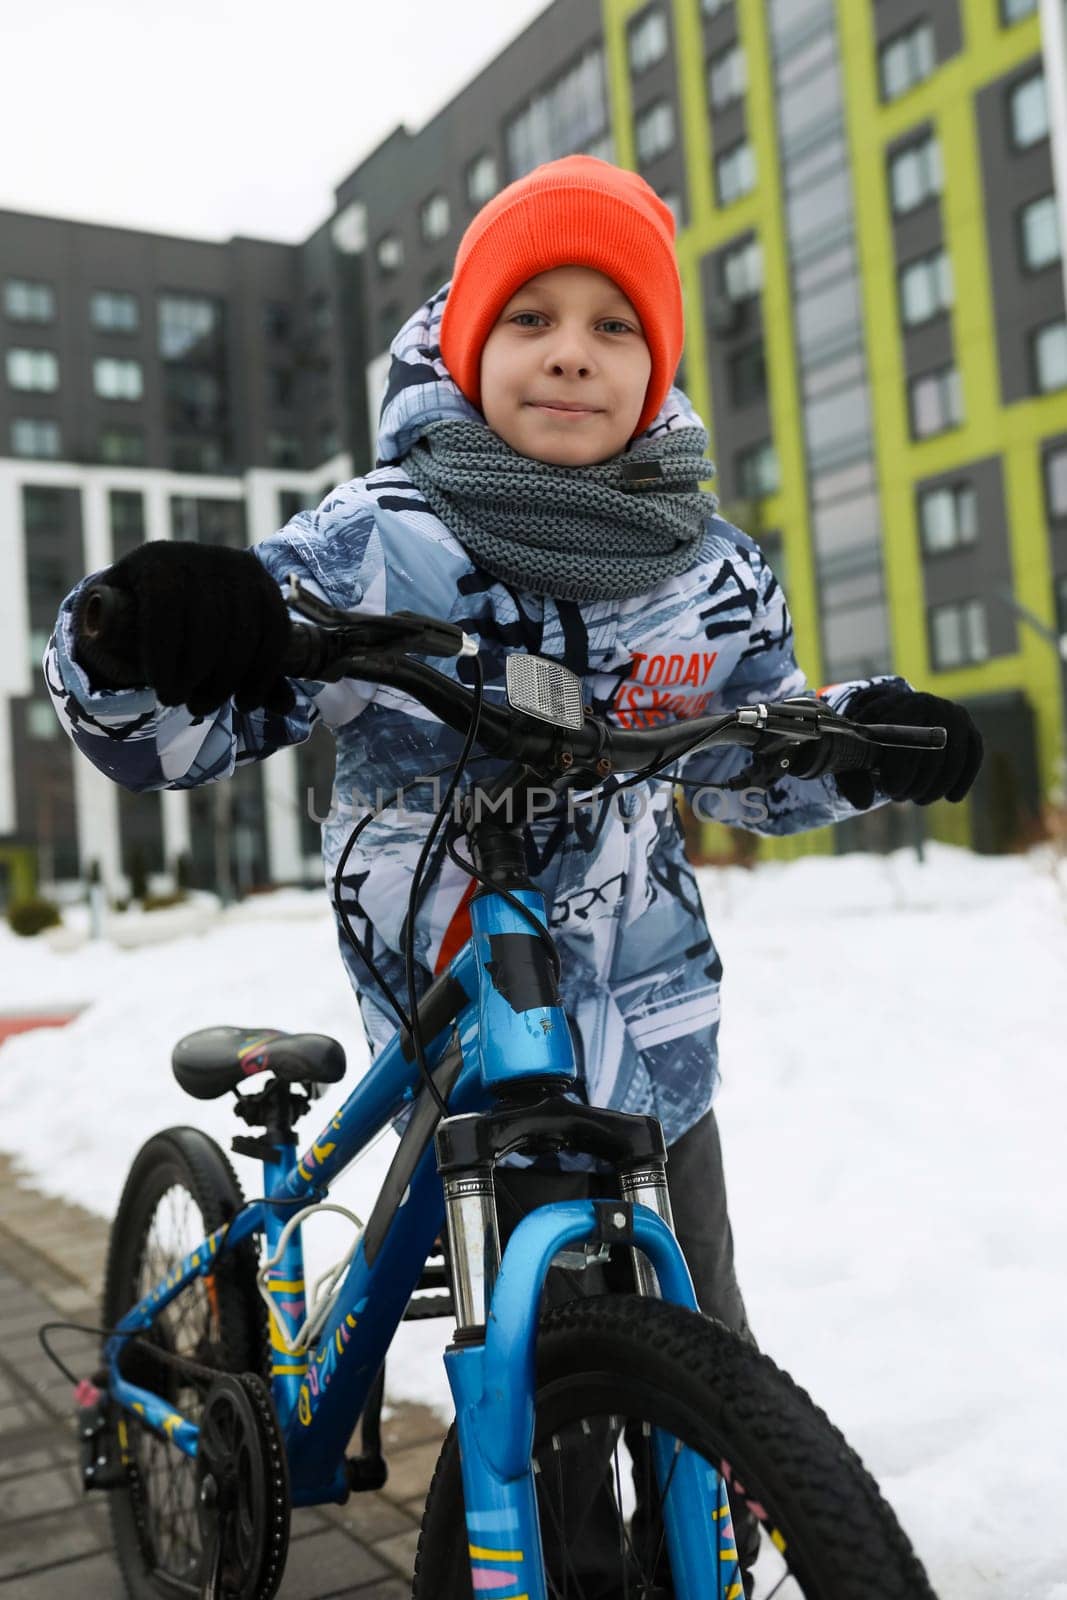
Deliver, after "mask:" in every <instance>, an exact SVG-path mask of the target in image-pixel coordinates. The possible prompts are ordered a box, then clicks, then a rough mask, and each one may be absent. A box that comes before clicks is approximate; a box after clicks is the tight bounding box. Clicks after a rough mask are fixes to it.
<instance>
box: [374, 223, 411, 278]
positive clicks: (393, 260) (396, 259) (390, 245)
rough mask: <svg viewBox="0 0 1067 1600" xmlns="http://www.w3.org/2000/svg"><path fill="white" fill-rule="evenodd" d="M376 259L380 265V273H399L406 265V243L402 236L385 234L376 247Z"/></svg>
mask: <svg viewBox="0 0 1067 1600" xmlns="http://www.w3.org/2000/svg"><path fill="white" fill-rule="evenodd" d="M374 259H375V261H377V263H378V271H379V272H382V273H386V274H389V273H392V272H399V271H400V269H401V267H402V266H403V265H404V241H403V239H401V237H400V235H399V234H398V233H386V234H383V235H382V237H381V238H380V239H379V240H378V243H377V244H376V245H375V247H374Z"/></svg>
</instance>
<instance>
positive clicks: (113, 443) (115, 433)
mask: <svg viewBox="0 0 1067 1600" xmlns="http://www.w3.org/2000/svg"><path fill="white" fill-rule="evenodd" d="M99 455H100V459H101V461H106V462H108V463H109V464H110V465H111V466H114V467H140V466H143V465H144V458H145V452H144V434H143V433H142V432H141V430H140V428H102V429H101V430H100V447H99Z"/></svg>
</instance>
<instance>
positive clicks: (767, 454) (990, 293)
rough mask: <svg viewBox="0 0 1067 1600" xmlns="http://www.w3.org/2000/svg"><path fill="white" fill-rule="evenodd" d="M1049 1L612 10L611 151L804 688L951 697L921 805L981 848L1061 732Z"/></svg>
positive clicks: (1022, 819) (701, 1) (659, 3)
mask: <svg viewBox="0 0 1067 1600" xmlns="http://www.w3.org/2000/svg"><path fill="white" fill-rule="evenodd" d="M1044 9H1045V12H1046V16H1045V18H1044V21H1043V20H1042V18H1041V16H1040V15H1039V5H1038V0H675V3H673V4H670V3H668V0H654V3H653V4H651V5H650V4H647V3H645V4H631V3H628V0H606V5H605V48H606V51H607V54H608V59H609V66H610V78H611V82H612V86H613V107H614V116H613V127H614V130H615V136H616V145H617V149H618V152H619V157H618V158H619V160H621V161H622V162H623V163H624V164H627V165H632V166H634V167H636V168H637V169H638V170H640V171H642V172H643V173H644V174H645V176H646V177H648V179H649V181H650V182H652V183H654V184H655V185H656V186H657V187H659V188H660V190H661V192H663V193H670V194H671V195H672V196H679V197H680V204H679V211H680V217H681V222H682V227H681V232H680V236H679V256H680V259H681V261H682V270H683V277H684V280H685V284H686V292H687V311H688V343H687V347H686V360H685V370H686V382H687V385H688V388H689V391H690V393H691V394H692V395H693V396H694V398H695V400H696V401H697V404H698V406H699V407H700V408H701V410H702V411H703V413H704V415H705V416H706V417H707V418H708V421H709V425H710V429H711V435H712V454H713V456H714V458H715V460H716V462H717V465H718V485H717V486H718V489H719V493H720V495H721V496H722V497H723V499H724V501H725V502H727V503H728V504H731V505H738V506H739V508H740V509H742V511H747V513H748V518H749V524H748V525H749V526H750V529H751V530H752V531H754V532H755V533H756V534H757V537H759V538H760V539H761V541H762V542H763V543H764V544H766V545H768V546H769V547H770V549H771V550H772V552H773V553H774V554H775V556H776V559H777V560H778V562H779V565H780V567H781V569H782V572H783V575H784V577H785V580H786V582H787V584H788V589H789V593H790V598H791V602H792V605H793V610H794V614H795V619H796V624H797V636H798V649H799V654H800V657H801V660H802V663H803V665H804V666H805V668H806V670H807V672H808V674H809V678H810V679H811V680H812V681H813V682H816V683H821V682H827V681H839V680H841V679H844V678H847V677H851V676H854V675H858V674H863V673H868V672H885V671H894V672H899V673H902V674H903V675H904V676H905V677H906V678H908V679H909V680H910V681H911V682H912V683H913V684H915V685H917V686H921V687H923V688H925V689H928V690H930V691H932V692H934V693H938V694H944V695H948V696H951V697H953V698H957V699H960V700H963V701H965V702H967V704H968V705H969V706H970V707H971V708H972V710H973V713H974V715H975V716H976V718H977V719H978V721H979V723H980V724H981V726H982V728H983V731H984V733H985V736H986V741H987V746H988V751H989V755H988V760H987V763H986V767H985V770H984V772H983V774H982V777H981V779H980V782H979V784H978V785H977V786H976V789H975V791H974V797H973V800H972V802H971V803H970V804H969V805H967V806H965V807H958V808H954V807H948V806H943V807H937V808H935V811H934V814H933V816H932V817H931V818H930V819H929V820H930V821H931V823H932V826H933V829H934V831H935V832H937V833H938V834H940V836H942V837H947V838H952V839H957V840H959V841H961V842H963V841H968V842H972V843H975V844H977V845H978V846H979V847H984V848H992V847H1001V848H1002V847H1004V846H1005V845H1007V844H1009V843H1011V842H1013V841H1014V840H1017V839H1018V838H1020V837H1022V836H1024V835H1025V830H1026V827H1027V821H1028V818H1030V817H1032V816H1033V815H1034V813H1035V812H1036V810H1037V807H1038V804H1039V797H1040V796H1041V795H1042V794H1044V793H1047V791H1048V789H1049V787H1050V786H1051V784H1052V781H1053V778H1054V775H1055V771H1056V764H1057V762H1058V761H1059V759H1060V756H1061V751H1062V749H1063V726H1064V723H1063V718H1064V698H1063V683H1062V664H1061V657H1060V654H1059V651H1058V648H1057V642H1058V637H1059V635H1060V634H1061V633H1063V632H1064V630H1065V629H1067V610H1065V609H1064V602H1065V594H1067V585H1065V584H1064V581H1063V574H1064V565H1063V559H1064V534H1063V527H1064V514H1065V506H1067V499H1065V496H1067V440H1065V436H1064V430H1065V428H1067V321H1065V316H1064V269H1063V248H1062V240H1063V235H1064V231H1065V230H1064V212H1065V199H1064V182H1065V179H1067V171H1065V170H1064V168H1065V166H1067V162H1065V160H1064V154H1063V153H1064V151H1065V150H1067V127H1064V126H1063V124H1064V121H1065V120H1067V110H1065V109H1064V107H1063V103H1062V102H1063V98H1064V93H1063V85H1064V82H1065V81H1067V71H1065V70H1064V57H1063V53H1062V50H1063V44H1062V19H1063V5H1062V0H1051V3H1047V0H1046V4H1045V7H1044ZM1057 35H1058V38H1057ZM1050 62H1051V63H1052V65H1051V70H1050V66H1049V63H1050ZM1050 79H1051V81H1052V84H1053V88H1052V91H1051V92H1050V91H1049V89H1048V87H1047V85H1048V83H1049V81H1050ZM1057 104H1058V105H1059V118H1060V133H1059V136H1058V145H1057V148H1058V151H1059V157H1058V164H1059V167H1060V174H1059V184H1058V185H1057V182H1056V171H1055V165H1054V147H1053V140H1052V139H1050V131H1052V117H1053V115H1054V114H1055V108H1056V105H1057ZM753 524H754V526H753ZM902 820H903V819H902ZM872 823H873V819H872ZM886 826H891V825H890V824H889V823H888V822H886V823H873V825H872V826H870V827H867V828H866V829H860V830H856V829H854V830H852V835H853V837H855V836H856V835H857V833H861V834H862V833H865V834H866V836H868V837H871V836H873V835H874V834H875V833H876V832H877V829H878V828H879V827H883V828H884V827H886ZM847 838H848V831H847V830H846V831H844V832H842V831H841V830H837V839H836V842H837V843H838V844H840V843H841V842H843V841H845V840H847ZM805 847H806V846H805ZM783 848H789V847H787V846H786V847H783Z"/></svg>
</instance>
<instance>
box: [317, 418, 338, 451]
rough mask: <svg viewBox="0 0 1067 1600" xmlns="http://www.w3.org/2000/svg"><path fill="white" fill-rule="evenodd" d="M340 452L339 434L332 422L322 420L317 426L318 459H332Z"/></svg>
mask: <svg viewBox="0 0 1067 1600" xmlns="http://www.w3.org/2000/svg"><path fill="white" fill-rule="evenodd" d="M340 453H341V435H340V434H339V433H338V431H337V428H336V426H335V424H334V423H332V422H324V423H323V424H322V426H321V427H320V428H319V460H320V461H332V460H333V458H334V456H337V455H340Z"/></svg>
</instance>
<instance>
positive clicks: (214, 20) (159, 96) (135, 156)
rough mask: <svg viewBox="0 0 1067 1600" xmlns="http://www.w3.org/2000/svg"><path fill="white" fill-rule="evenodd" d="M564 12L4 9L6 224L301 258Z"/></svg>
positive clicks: (361, 0)
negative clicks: (399, 135) (324, 228)
mask: <svg viewBox="0 0 1067 1600" xmlns="http://www.w3.org/2000/svg"><path fill="white" fill-rule="evenodd" d="M547 3H548V0H375V3H374V4H370V5H368V4H366V3H365V0H348V3H347V4H346V3H344V0H295V3H291V4H288V5H282V4H280V3H279V0H182V4H181V5H180V6H177V7H175V9H174V10H173V11H171V10H170V8H169V7H167V6H160V5H153V4H151V3H147V4H146V0H96V3H93V4H88V3H86V0H36V3H35V4H33V5H25V4H24V5H20V6H16V5H9V6H6V7H4V8H3V9H4V20H3V39H4V44H3V56H4V68H5V70H4V74H3V79H4V83H3V93H2V94H0V209H8V210H12V211H32V212H37V213H41V214H43V215H46V216H61V217H72V218H75V219H76V220H78V221H81V222H108V223H115V224H119V225H121V226H125V227H133V228H146V229H151V230H154V231H157V232H162V233H177V234H189V235H191V236H192V237H194V238H204V239H228V238H229V237H230V236H231V235H232V234H235V233H241V234H248V235H252V236H253V237H256V238H267V239H277V240H280V241H283V242H286V243H294V242H296V241H297V240H300V239H304V238H306V237H307V235H308V234H309V233H311V232H312V230H313V229H314V228H316V227H317V226H318V225H319V224H320V223H321V222H323V221H324V220H325V218H326V217H327V216H328V215H329V213H330V211H331V210H332V206H333V189H334V186H335V185H336V184H338V183H339V182H340V181H341V179H342V178H344V177H345V176H346V174H347V173H348V172H349V171H350V170H351V169H352V168H353V167H354V166H357V165H358V163H359V162H360V160H361V159H362V158H363V157H364V156H365V155H366V154H367V153H368V152H369V151H371V150H372V149H373V148H374V147H375V145H376V144H378V143H379V142H380V140H381V139H383V138H384V137H385V136H386V135H387V134H388V133H390V132H391V131H392V129H393V128H395V127H396V126H397V124H398V123H406V124H407V126H408V127H409V128H410V129H411V130H412V131H414V130H415V129H416V128H418V127H421V125H422V124H423V123H424V122H425V121H427V119H428V118H429V117H431V116H433V114H434V113H435V112H436V111H438V110H439V109H440V107H441V106H442V105H444V104H445V103H446V102H447V101H448V100H450V99H451V98H452V96H453V95H454V94H455V93H456V91H457V90H458V89H460V88H461V87H462V86H463V85H464V84H465V83H466V82H467V81H468V80H469V79H470V78H471V77H473V76H474V75H475V73H477V72H478V71H479V70H480V68H482V67H483V66H485V65H486V64H487V63H488V62H489V61H490V60H492V58H493V57H494V56H495V55H496V54H497V53H498V52H499V51H500V50H501V49H502V48H503V46H504V45H506V44H507V43H509V42H510V40H512V39H513V38H514V37H515V36H516V34H518V33H520V32H521V31H522V29H523V28H524V27H525V26H526V24H527V23H528V22H530V21H531V19H532V18H533V17H535V16H537V14H538V13H539V12H541V11H543V10H544V9H545V7H546V5H547Z"/></svg>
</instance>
